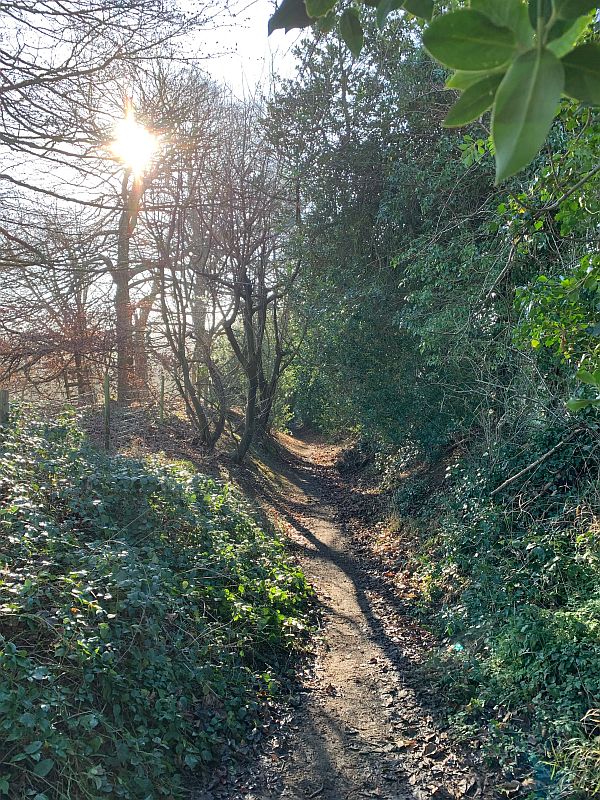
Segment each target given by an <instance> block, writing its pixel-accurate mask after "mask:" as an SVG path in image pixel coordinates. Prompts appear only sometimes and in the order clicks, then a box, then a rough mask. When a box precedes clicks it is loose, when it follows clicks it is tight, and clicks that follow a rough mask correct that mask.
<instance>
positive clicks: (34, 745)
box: [23, 739, 43, 755]
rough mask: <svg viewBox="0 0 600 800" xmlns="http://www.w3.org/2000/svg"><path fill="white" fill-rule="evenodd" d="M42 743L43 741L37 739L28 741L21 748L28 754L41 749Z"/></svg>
mask: <svg viewBox="0 0 600 800" xmlns="http://www.w3.org/2000/svg"><path fill="white" fill-rule="evenodd" d="M42 745H43V742H42V741H40V740H39V739H38V740H36V741H35V742H30V743H29V744H26V745H25V747H24V748H23V751H24V752H25V753H27V754H28V755H31V754H32V753H37V751H38V750H41V749H42Z"/></svg>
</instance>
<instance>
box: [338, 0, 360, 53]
mask: <svg viewBox="0 0 600 800" xmlns="http://www.w3.org/2000/svg"><path fill="white" fill-rule="evenodd" d="M340 35H341V37H342V39H343V40H344V41H345V42H346V45H347V46H348V49H349V50H350V52H351V53H352V55H353V56H354V58H358V56H359V55H360V51H361V50H362V48H363V44H364V41H365V37H364V34H363V29H362V25H361V24H360V17H359V15H358V11H357V10H356V9H355V8H347V9H346V10H345V11H344V13H343V14H342V16H341V17H340Z"/></svg>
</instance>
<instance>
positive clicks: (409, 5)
mask: <svg viewBox="0 0 600 800" xmlns="http://www.w3.org/2000/svg"><path fill="white" fill-rule="evenodd" d="M402 5H403V6H404V8H405V9H406V10H407V11H408V13H409V14H413V15H414V16H415V17H420V18H421V19H431V18H432V16H433V0H404V3H403V4H402Z"/></svg>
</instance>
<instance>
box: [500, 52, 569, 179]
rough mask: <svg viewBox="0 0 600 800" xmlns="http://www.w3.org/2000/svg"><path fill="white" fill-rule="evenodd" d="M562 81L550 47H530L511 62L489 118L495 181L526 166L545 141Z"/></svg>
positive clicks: (562, 73)
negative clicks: (539, 48) (547, 48)
mask: <svg viewBox="0 0 600 800" xmlns="http://www.w3.org/2000/svg"><path fill="white" fill-rule="evenodd" d="M564 80H565V76H564V69H563V65H562V64H561V62H560V61H559V60H558V58H556V56H555V55H554V53H552V52H551V51H550V50H546V49H543V50H539V51H538V50H530V51H529V52H527V53H523V55H521V56H519V57H518V58H517V59H515V61H514V62H513V63H512V64H511V66H510V68H509V70H508V72H507V73H506V75H505V76H504V79H503V80H502V83H501V84H500V86H499V88H498V92H497V94H496V102H495V104H494V114H493V118H492V139H493V141H494V146H495V148H496V182H497V183H499V182H500V181H502V180H504V179H505V178H508V177H509V176H510V175H514V174H515V172H518V171H519V170H520V169H522V168H523V167H525V166H527V164H529V162H530V161H531V160H532V158H533V157H534V156H535V155H536V153H537V152H538V150H539V149H540V147H541V146H542V145H543V144H544V141H545V139H546V136H547V135H548V131H549V130H550V126H551V124H552V120H553V119H554V114H555V111H556V107H557V105H558V103H559V101H560V95H561V93H562V90H563V86H564Z"/></svg>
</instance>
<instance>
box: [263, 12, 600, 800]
mask: <svg viewBox="0 0 600 800" xmlns="http://www.w3.org/2000/svg"><path fill="white" fill-rule="evenodd" d="M588 35H589V36H591V37H594V36H596V34H588ZM302 57H303V62H302V63H303V71H302V73H301V74H300V75H299V76H298V78H297V80H296V81H295V82H294V83H293V84H292V83H291V84H289V86H288V87H284V89H283V90H282V92H281V93H280V95H279V96H278V98H277V100H276V102H275V103H274V104H273V108H272V123H271V131H272V135H273V136H275V137H278V138H283V139H284V140H285V141H286V143H287V147H286V152H287V153H288V159H289V165H290V168H292V169H294V170H295V171H296V172H297V174H299V175H300V176H301V185H302V190H303V200H304V204H303V207H304V209H305V213H304V215H303V220H302V231H301V241H300V242H299V244H298V248H299V249H300V251H301V253H302V257H303V258H304V259H305V262H306V263H305V272H304V273H303V276H302V277H301V280H300V281H299V283H298V285H297V286H296V290H295V294H296V300H297V304H298V309H299V310H298V318H299V321H300V322H299V324H303V325H305V326H306V335H305V337H304V339H303V341H302V346H301V350H300V356H299V359H298V361H297V363H296V366H295V368H294V370H295V371H294V373H293V375H292V376H289V378H288V385H287V390H288V402H289V404H290V407H291V409H292V410H293V412H294V413H295V414H296V416H297V417H298V418H299V419H301V420H304V421H306V422H307V423H309V424H311V425H316V426H317V427H320V428H321V429H322V430H324V431H327V432H335V433H339V432H342V431H343V432H344V433H347V432H348V431H354V432H355V434H356V435H357V436H358V437H360V438H362V440H363V441H367V442H368V444H369V446H370V447H371V449H375V450H376V451H377V453H378V455H377V463H378V465H379V470H380V472H379V480H380V482H381V484H382V487H383V488H384V490H385V491H386V492H387V493H388V494H389V499H390V514H391V516H392V517H393V518H394V525H395V526H397V528H398V530H399V531H401V530H402V529H403V528H404V527H405V526H407V527H408V528H409V529H410V530H414V529H415V528H416V529H417V530H419V531H420V532H421V538H420V539H417V540H414V537H413V538H412V539H411V541H413V542H415V543H414V549H413V551H412V552H410V553H406V554H405V558H406V562H407V563H408V565H409V569H411V570H413V571H414V573H415V575H416V577H417V579H418V582H419V585H420V586H421V589H422V603H421V611H422V612H423V613H424V614H425V615H426V616H427V617H428V619H429V620H430V622H431V624H432V625H434V626H435V627H436V628H437V630H438V631H439V632H440V633H441V634H442V635H443V636H445V637H447V639H448V641H447V644H448V643H449V645H450V646H451V647H452V648H455V649H451V651H450V653H446V654H445V655H444V659H443V661H444V663H443V669H440V670H438V671H437V673H436V674H438V676H439V679H440V681H441V682H442V683H443V684H444V685H445V686H446V689H447V692H448V697H449V699H450V701H451V702H452V703H453V704H454V707H455V716H454V722H455V725H456V726H457V727H460V729H461V730H462V731H463V732H468V731H469V730H471V732H472V731H473V730H475V729H476V728H481V726H484V727H487V728H488V730H489V731H490V744H491V748H492V751H493V748H494V747H495V748H496V749H497V753H496V755H499V756H500V757H501V758H502V759H504V760H505V762H506V764H507V767H510V769H511V770H513V771H514V772H515V774H517V775H519V776H527V778H528V781H529V783H525V784H524V786H529V787H530V790H531V791H541V792H542V794H543V793H544V792H546V791H548V792H550V791H557V792H566V794H567V795H569V794H571V795H572V794H574V793H576V792H581V793H585V792H588V793H589V792H591V791H598V790H599V789H600V737H599V736H598V734H600V728H598V726H597V725H596V724H595V723H594V724H592V723H591V722H590V720H592V719H595V718H596V717H595V715H596V714H597V712H596V709H597V708H598V707H600V667H599V663H600V662H599V661H598V656H599V655H600V612H599V605H598V602H599V594H598V588H599V587H598V581H597V571H598V569H597V568H598V553H599V535H600V530H599V527H598V525H599V523H598V516H599V493H598V490H599V484H598V466H599V464H598V461H599V457H600V451H599V449H598V443H599V436H598V420H597V411H596V406H597V404H598V387H599V382H600V372H599V371H598V370H599V367H600V362H599V356H600V349H599V347H598V333H599V330H600V328H599V323H600V291H599V284H598V279H599V278H600V275H599V272H598V267H599V264H600V256H599V247H598V244H599V241H598V240H599V229H598V213H599V212H600V206H599V197H600V192H599V189H600V180H599V175H598V167H597V158H598V147H599V143H600V118H599V117H598V113H597V111H594V110H593V109H590V108H583V107H580V106H577V105H576V104H573V103H570V102H568V101H564V102H563V104H562V107H561V109H560V113H559V115H558V116H557V118H556V120H555V122H554V124H553V127H552V129H551V131H550V134H549V137H548V139H547V141H546V143H545V146H544V148H543V149H542V151H541V153H540V154H539V155H538V156H537V157H536V159H535V160H534V162H533V163H532V164H531V166H530V167H529V168H528V169H527V170H526V171H525V172H523V173H521V174H519V175H518V176H517V177H513V178H512V179H510V180H509V181H507V182H505V183H504V184H503V185H501V186H500V187H496V186H495V185H494V164H493V152H492V151H493V147H492V145H491V142H490V139H489V126H488V118H487V117H486V116H485V115H484V116H483V117H482V118H481V119H480V120H478V121H477V122H476V123H474V124H473V125H471V126H469V127H468V128H465V129H463V130H461V131H456V132H454V131H448V130H446V129H444V127H443V120H444V118H445V115H446V113H447V111H448V108H449V107H450V105H451V104H452V102H453V100H454V99H455V96H454V94H453V93H452V92H448V91H447V90H446V89H445V88H444V87H445V81H446V78H447V73H446V72H445V71H444V70H443V69H442V68H440V67H439V66H438V65H436V64H435V63H434V62H432V61H431V60H430V58H429V57H428V56H427V54H426V53H425V52H424V51H423V49H422V48H421V47H420V45H419V43H418V31H417V30H415V31H414V32H413V34H412V35H411V34H410V32H407V30H406V24H405V23H404V24H403V26H402V27H396V28H395V27H394V24H392V26H391V28H390V30H389V31H386V32H385V33H384V34H381V33H378V32H376V30H375V27H374V25H373V26H371V27H370V28H369V27H368V26H367V28H366V40H365V47H364V49H363V51H362V53H361V56H360V58H358V59H356V60H355V61H352V60H351V59H350V58H349V56H348V55H347V54H346V52H345V50H344V48H343V46H342V45H341V44H340V42H339V41H337V40H336V39H335V38H329V39H327V40H326V41H319V42H317V43H315V42H314V41H313V42H309V43H307V44H306V45H305V48H304V50H303V52H302ZM553 448H556V449H553ZM446 467H448V471H447V473H446V472H445V470H446ZM522 470H525V472H523V474H522V475H521V476H520V477H519V473H521V471H522ZM407 474H408V475H410V476H411V477H409V478H407V477H406V476H407ZM444 475H446V477H445V478H444V479H443V480H442V479H441V478H440V476H442V477H443V476H444ZM511 479H512V480H511ZM508 480H510V482H509V483H507V484H506V486H505V487H504V488H502V489H501V490H498V489H499V487H501V486H502V484H503V483H505V482H506V481H508ZM405 566H406V565H403V566H402V568H403V569H404V568H405ZM449 664H450V665H452V664H454V665H455V666H456V669H448V665H449ZM584 717H586V719H585V720H584V721H583V722H582V721H581V720H582V719H583V718H584ZM492 734H493V735H492ZM546 764H549V765H554V766H557V767H559V768H560V769H561V770H562V771H559V772H557V773H556V775H555V777H554V778H553V777H552V769H553V767H552V766H545V765H546ZM550 785H552V788H551V789H550V788H549V786H550ZM536 796H537V795H536Z"/></svg>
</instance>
